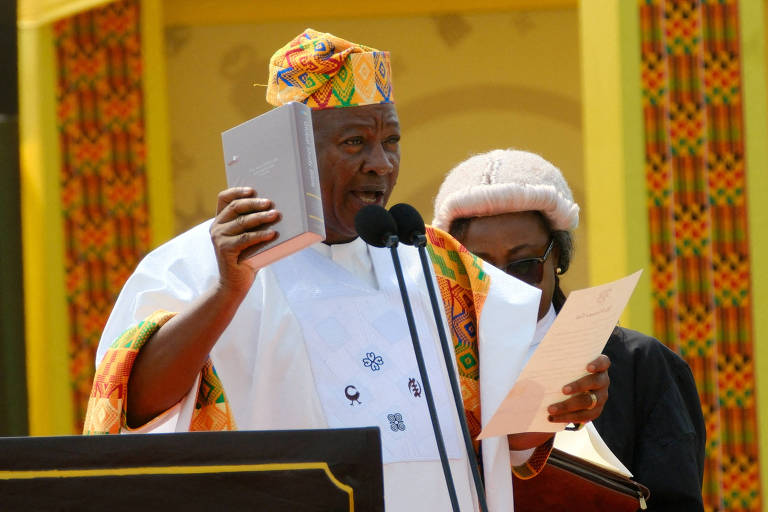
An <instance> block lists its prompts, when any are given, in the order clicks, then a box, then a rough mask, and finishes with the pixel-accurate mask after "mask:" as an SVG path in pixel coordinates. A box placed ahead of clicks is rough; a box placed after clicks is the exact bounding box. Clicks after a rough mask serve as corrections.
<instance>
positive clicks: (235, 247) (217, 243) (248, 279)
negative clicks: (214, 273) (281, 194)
mask: <svg viewBox="0 0 768 512" xmlns="http://www.w3.org/2000/svg"><path fill="white" fill-rule="evenodd" d="M280 215H281V214H280V212H279V211H278V210H276V209H275V208H274V204H273V203H272V201H271V200H269V199H267V198H265V197H258V196H257V195H256V191H255V190H253V189H252V188H250V187H235V188H228V189H226V190H224V191H222V192H220V193H219V197H218V205H217V207H216V218H215V219H214V220H213V224H211V228H210V233H211V241H212V242H213V247H214V251H215V252H216V260H217V262H218V265H219V284H220V286H222V287H223V288H225V289H227V290H228V291H235V292H240V293H243V294H244V293H247V291H248V289H249V288H250V287H251V284H253V280H254V278H255V276H256V271H257V270H258V269H257V268H254V267H253V265H251V264H249V263H248V260H245V261H240V262H238V257H239V256H240V253H242V252H243V251H244V250H246V249H248V248H249V247H253V246H255V245H259V244H265V243H267V242H269V241H271V240H273V239H274V238H275V237H277V236H278V233H277V231H275V230H274V229H270V227H271V226H272V225H273V224H274V223H275V222H277V221H278V220H279V219H280Z"/></svg>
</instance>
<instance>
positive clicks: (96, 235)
mask: <svg viewBox="0 0 768 512" xmlns="http://www.w3.org/2000/svg"><path fill="white" fill-rule="evenodd" d="M53 33H54V42H55V50H56V56H57V65H58V91H57V95H58V98H57V100H58V105H57V115H58V125H59V141H60V145H61V155H62V166H61V176H60V183H61V202H62V209H63V211H62V219H63V223H64V241H65V249H66V256H65V257H66V261H65V265H66V267H65V272H66V277H65V279H66V291H67V302H68V307H69V325H70V333H69V336H70V343H69V355H70V375H71V380H72V392H73V400H74V402H75V418H76V425H74V428H76V429H77V430H80V428H82V420H83V418H84V416H85V407H86V404H87V401H88V395H89V392H90V389H91V388H90V386H91V377H92V375H93V360H94V354H95V350H96V346H97V345H98V341H99V337H100V335H101V331H102V330H103V328H104V324H105V323H106V320H107V317H108V315H109V312H110V309H111V308H112V305H113V304H114V302H115V299H116V298H117V294H118V293H119V291H120V288H121V287H122V285H123V283H124V282H125V280H126V279H127V278H128V276H129V275H130V273H131V271H132V270H133V269H134V268H135V266H136V264H137V263H138V261H139V260H140V259H141V258H142V257H143V256H144V254H146V252H147V251H148V249H149V240H150V234H149V221H148V207H147V191H146V190H147V186H146V185H147V184H146V173H145V166H146V146H145V141H144V114H143V104H142V102H143V95H142V88H141V74H142V63H141V45H140V40H139V2H138V1H137V0H129V1H123V2H114V3H111V4H109V5H108V6H106V7H104V8H102V9H94V10H91V11H87V12H85V13H83V14H80V15H78V16H75V17H71V18H67V19H64V20H63V21H60V22H57V23H55V24H54V26H53Z"/></svg>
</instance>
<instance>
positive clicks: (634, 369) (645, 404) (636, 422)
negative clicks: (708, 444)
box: [594, 327, 706, 512]
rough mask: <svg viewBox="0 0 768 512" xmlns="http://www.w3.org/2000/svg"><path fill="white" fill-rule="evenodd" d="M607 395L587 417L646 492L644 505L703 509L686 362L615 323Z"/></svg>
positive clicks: (698, 419) (694, 405)
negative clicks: (595, 414)
mask: <svg viewBox="0 0 768 512" xmlns="http://www.w3.org/2000/svg"><path fill="white" fill-rule="evenodd" d="M603 353H604V354H605V355H607V356H608V357H609V358H610V359H611V366H610V368H609V369H608V375H609V377H610V379H611V385H610V388H609V397H608V401H607V402H606V404H605V407H604V409H603V412H602V414H601V415H600V417H599V418H597V419H596V420H595V421H594V424H595V426H596V427H597V430H598V432H599V433H600V436H601V437H602V438H603V439H604V440H605V442H606V444H607V445H608V447H609V448H610V449H611V451H613V453H614V454H616V456H617V457H618V458H619V460H621V462H622V463H623V464H624V465H625V466H627V468H629V470H630V471H631V472H632V474H633V475H634V479H635V480H636V481H638V482H640V483H642V484H643V485H645V486H647V487H648V488H649V489H650V491H651V496H650V500H649V501H648V510H654V511H674V512H687V511H703V510H704V508H703V504H702V497H701V485H702V478H703V472H704V444H705V440H706V430H705V427H704V417H703V415H702V412H701V403H700V402H699V395H698V393H697V391H696V384H695V382H694V379H693V374H692V373H691V369H690V368H689V367H688V364H687V363H686V362H685V361H684V360H683V359H682V358H681V357H680V356H678V355H677V354H675V353H674V352H673V351H671V350H670V349H668V348H667V347H666V346H664V345H663V344H662V343H661V342H659V341H658V340H656V339H655V338H652V337H650V336H646V335H644V334H642V333H639V332H637V331H632V330H630V329H624V328H622V327H617V328H616V329H614V331H613V334H612V335H611V337H610V338H609V339H608V342H607V344H606V346H605V349H604V350H603Z"/></svg>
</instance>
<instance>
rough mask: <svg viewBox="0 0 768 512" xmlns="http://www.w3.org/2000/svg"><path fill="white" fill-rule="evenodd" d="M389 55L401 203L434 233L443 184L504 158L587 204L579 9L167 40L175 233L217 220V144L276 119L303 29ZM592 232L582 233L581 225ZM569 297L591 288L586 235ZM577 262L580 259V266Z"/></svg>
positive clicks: (207, 30)
mask: <svg viewBox="0 0 768 512" xmlns="http://www.w3.org/2000/svg"><path fill="white" fill-rule="evenodd" d="M307 26H311V27H313V28H315V29H318V30H323V31H328V32H332V33H335V34H337V35H340V36H343V37H345V38H348V39H351V40H355V41H361V42H365V43H366V44H370V45H372V46H375V47H378V48H381V49H387V50H390V51H391V52H392V56H393V61H392V68H393V76H394V83H395V98H396V103H397V107H398V112H399V114H400V120H401V124H402V127H403V142H402V153H403V158H402V165H401V174H400V180H399V182H398V186H397V188H396V191H395V194H394V196H393V198H392V201H394V202H399V201H405V202H409V203H411V204H413V205H414V206H416V207H417V208H418V209H419V210H420V211H421V212H422V214H423V215H424V217H425V219H426V220H427V221H429V220H430V219H431V216H432V206H431V204H432V203H431V201H432V197H433V196H434V194H435V192H436V191H437V187H438V185H439V183H440V181H441V180H442V177H443V175H444V174H445V173H446V172H447V171H448V170H449V169H450V168H451V167H452V166H453V165H455V164H456V163H458V162H459V161H461V160H463V159H464V158H466V157H468V156H469V155H470V154H472V153H475V152H480V151H487V150H490V149H493V148H498V147H517V148H521V149H528V150H531V151H534V152H538V153H541V154H542V155H544V156H545V157H546V158H548V159H550V160H551V161H553V162H554V163H555V164H556V165H558V166H559V167H560V168H561V169H562V170H563V172H564V174H565V175H566V178H567V179H568V181H569V183H570V184H571V186H572V188H573V189H574V194H575V195H576V199H577V201H579V202H580V203H582V204H583V201H584V190H583V173H582V151H581V105H580V74H579V69H580V64H579V38H578V18H577V11H576V9H575V8H564V9H547V10H528V11H500V12H494V13H476V14H465V15H459V14H448V15H443V16H434V17H428V16H411V17H398V18H376V19H373V18H363V19H347V20H339V19H336V20H321V21H317V20H311V19H304V20H298V21H292V22H285V21H279V22H271V23H265V24H256V23H249V24H240V25H204V26H203V25H194V26H185V25H179V24H176V25H174V26H171V27H169V28H167V30H166V48H167V51H166V54H167V70H168V88H169V93H168V98H169V111H170V133H171V148H172V160H173V172H174V189H175V191H176V193H175V211H176V229H177V231H181V230H184V229H186V228H188V227H190V226H191V225H193V224H195V223H197V222H199V221H200V220H202V219H204V218H207V217H209V216H211V214H212V212H213V210H214V208H215V204H216V193H217V192H218V191H219V190H220V189H222V188H224V186H225V180H224V170H223V163H222V157H221V147H220V132H221V131H223V130H225V129H227V128H230V127H231V126H234V125H235V124H238V123H240V122H243V121H245V120H247V119H249V118H250V117H253V116H255V115H257V114H260V113H262V112H264V111H265V110H267V108H268V105H267V104H266V103H265V101H264V88H263V87H253V86H252V83H253V82H258V83H265V82H266V79H267V63H268V60H269V57H270V55H271V54H272V52H273V51H274V50H275V49H276V48H279V47H280V46H281V45H283V44H284V43H285V42H287V41H288V40H289V39H290V38H291V37H293V36H294V35H296V34H298V33H300V32H301V31H302V30H303V29H304V28H305V27H307ZM582 224H583V223H582ZM576 243H577V251H578V250H579V249H582V248H583V249H584V251H583V252H581V253H577V258H576V260H575V263H574V265H573V266H572V270H571V272H569V276H568V277H569V280H566V286H567V287H570V288H574V287H580V286H586V285H587V284H588V275H587V274H588V273H587V266H586V229H585V228H584V227H581V228H580V229H579V230H577V240H576ZM579 256H580V257H579Z"/></svg>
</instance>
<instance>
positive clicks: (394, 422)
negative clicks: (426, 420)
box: [387, 412, 405, 432]
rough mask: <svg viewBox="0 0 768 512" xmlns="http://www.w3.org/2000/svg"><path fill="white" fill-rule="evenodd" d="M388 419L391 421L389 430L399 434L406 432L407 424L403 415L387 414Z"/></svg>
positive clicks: (397, 413)
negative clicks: (399, 431) (399, 432)
mask: <svg viewBox="0 0 768 512" xmlns="http://www.w3.org/2000/svg"><path fill="white" fill-rule="evenodd" d="M387 419H388V420H389V428H390V429H392V432H397V431H398V430H401V431H403V430H405V422H404V421H403V415H402V414H400V413H399V412H396V413H395V414H387Z"/></svg>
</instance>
